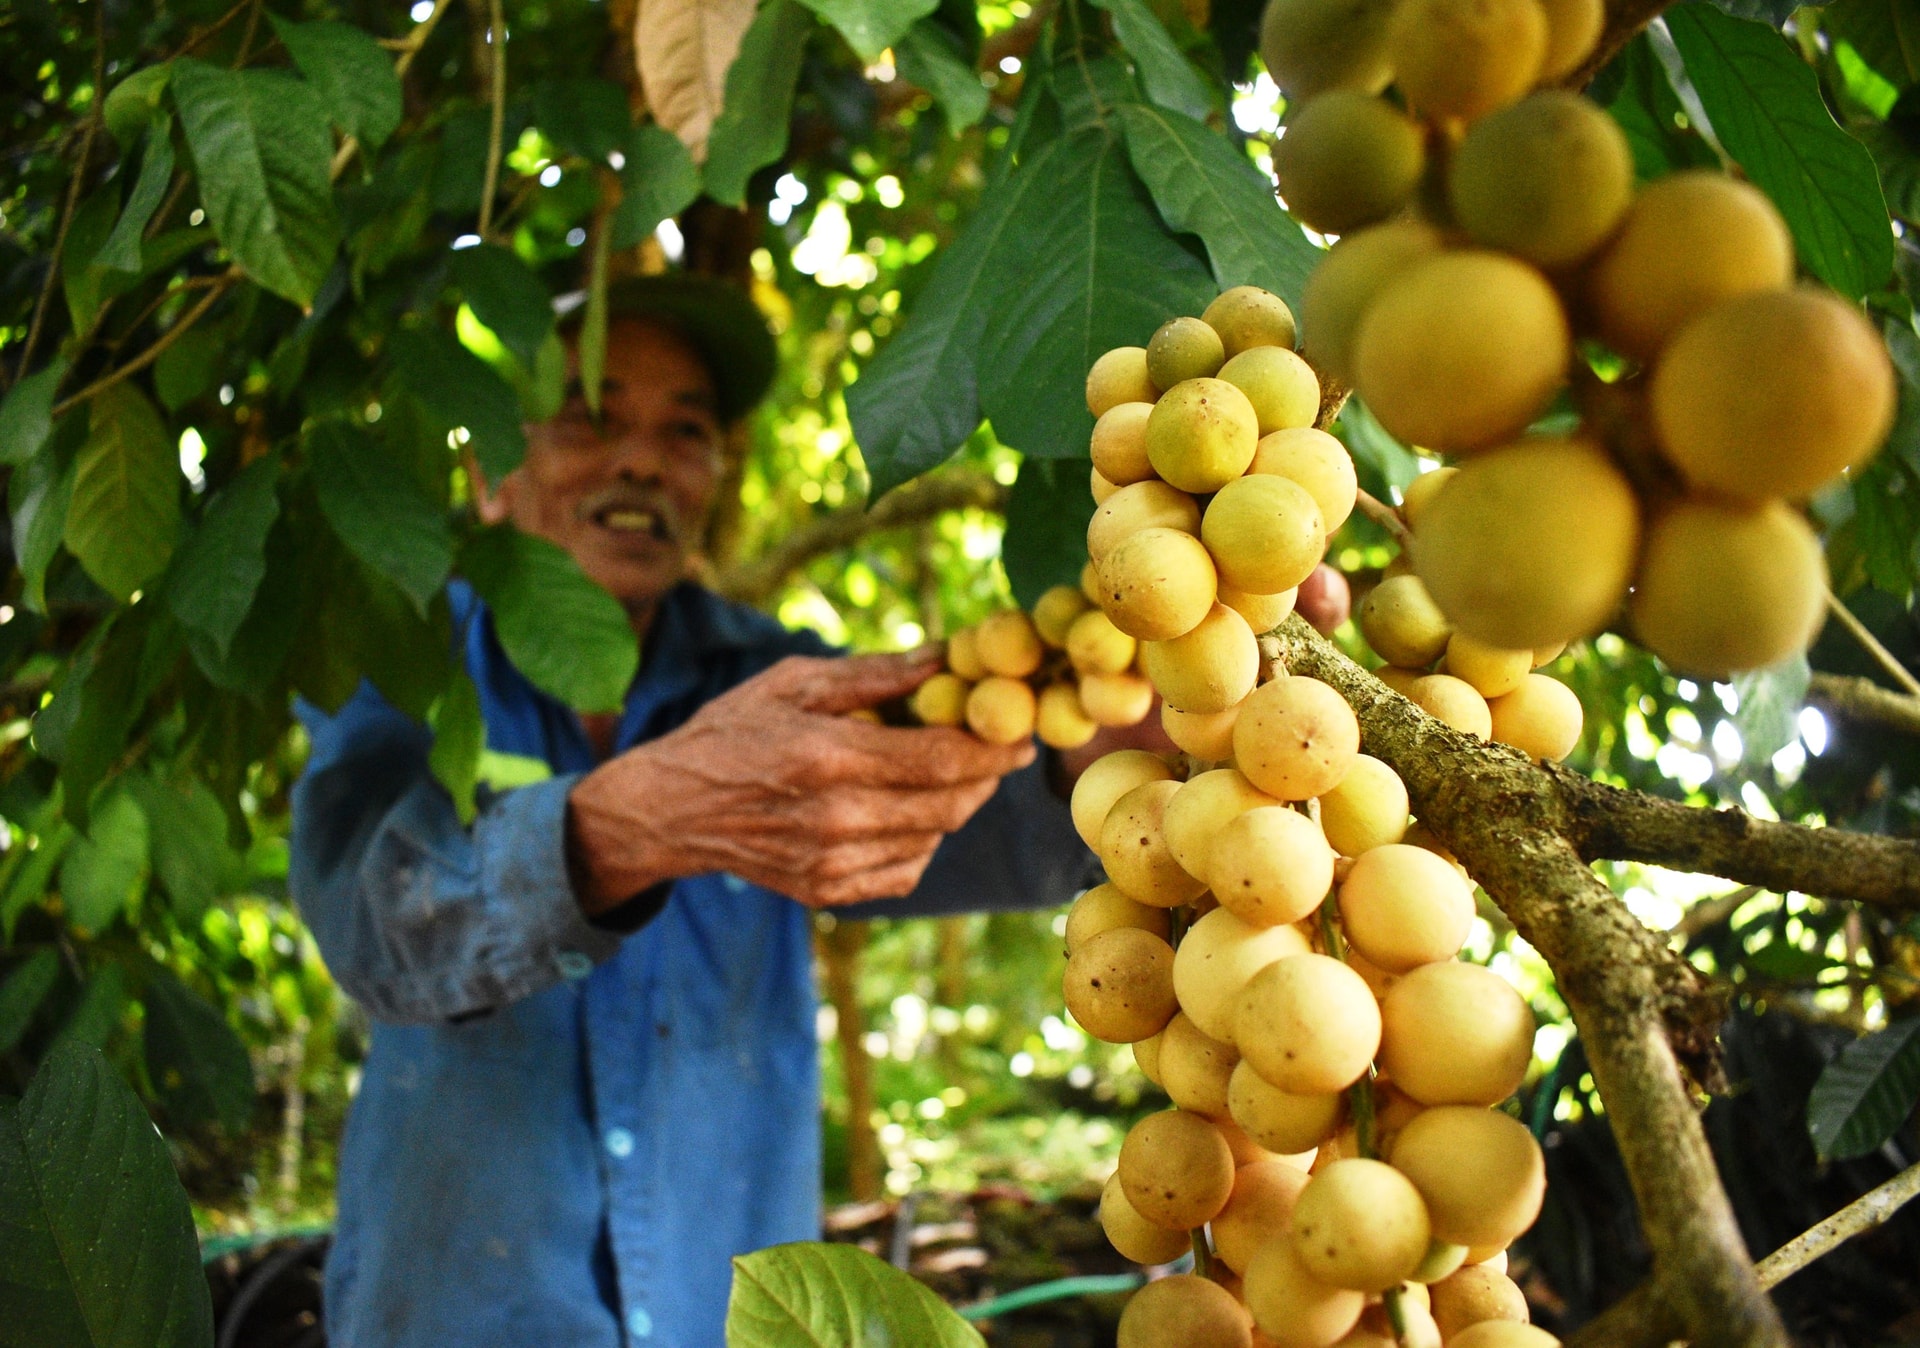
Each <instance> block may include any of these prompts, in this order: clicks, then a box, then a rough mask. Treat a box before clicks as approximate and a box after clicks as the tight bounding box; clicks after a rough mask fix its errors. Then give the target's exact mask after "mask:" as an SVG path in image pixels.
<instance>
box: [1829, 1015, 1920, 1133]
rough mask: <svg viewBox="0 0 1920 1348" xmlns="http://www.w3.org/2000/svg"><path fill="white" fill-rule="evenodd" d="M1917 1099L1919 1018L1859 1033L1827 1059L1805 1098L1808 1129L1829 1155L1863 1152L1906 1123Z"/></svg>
mask: <svg viewBox="0 0 1920 1348" xmlns="http://www.w3.org/2000/svg"><path fill="white" fill-rule="evenodd" d="M1916 1099H1920V1018H1914V1019H1908V1020H1903V1021H1900V1022H1898V1023H1897V1024H1893V1025H1889V1026H1888V1027H1887V1028H1886V1029H1884V1030H1879V1031H1876V1032H1875V1033H1873V1034H1870V1035H1868V1036H1866V1037H1865V1038H1864V1039H1859V1040H1856V1041H1854V1042H1853V1043H1851V1044H1848V1045H1847V1046H1846V1047H1845V1048H1843V1049H1841V1050H1840V1053H1839V1055H1838V1056H1837V1057H1835V1058H1834V1060H1833V1061H1832V1062H1830V1063H1828V1064H1827V1067H1826V1070H1825V1071H1823V1072H1822V1073H1821V1074H1820V1079H1819V1080H1818V1081H1817V1082H1815V1083H1814V1087H1813V1094H1812V1096H1810V1097H1809V1098H1808V1100H1807V1131H1808V1132H1809V1133H1810V1134H1811V1135H1812V1137H1813V1145H1814V1149H1815V1150H1816V1151H1818V1152H1819V1153H1820V1155H1821V1156H1822V1157H1823V1158H1825V1159H1829V1160H1845V1159H1847V1158H1849V1157H1853V1156H1864V1155H1866V1154H1867V1153H1868V1152H1870V1151H1873V1150H1874V1149H1875V1148H1877V1147H1878V1146H1880V1144H1881V1143H1883V1142H1885V1141H1886V1140H1887V1138H1889V1137H1890V1136H1892V1134H1893V1131H1894V1129H1896V1128H1898V1127H1899V1126H1900V1125H1901V1124H1903V1123H1905V1122H1906V1120H1907V1116H1908V1115H1909V1114H1911V1113H1912V1112H1913V1106H1914V1101H1915V1100H1916Z"/></svg>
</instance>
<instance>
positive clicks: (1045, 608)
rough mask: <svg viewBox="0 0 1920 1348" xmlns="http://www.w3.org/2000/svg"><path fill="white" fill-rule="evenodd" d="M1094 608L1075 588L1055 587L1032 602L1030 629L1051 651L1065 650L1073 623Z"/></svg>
mask: <svg viewBox="0 0 1920 1348" xmlns="http://www.w3.org/2000/svg"><path fill="white" fill-rule="evenodd" d="M1092 607H1093V604H1092V602H1091V601H1089V600H1088V598H1087V597H1086V596H1085V595H1084V594H1081V593H1080V587H1079V586H1077V585H1055V586H1053V587H1051V588H1050V589H1048V590H1046V591H1045V592H1044V593H1043V594H1041V596H1040V597H1039V598H1038V599H1036V600H1034V603H1033V628H1034V631H1036V632H1038V633H1039V634H1040V640H1042V641H1044V642H1045V643H1046V644H1047V645H1048V646H1051V647H1052V648H1053V649H1054V650H1064V649H1065V648H1066V644H1067V633H1068V632H1070V631H1072V630H1073V624H1074V620H1075V619H1077V618H1079V617H1080V616H1081V615H1082V614H1084V613H1086V612H1087V611H1088V610H1089V609H1091V608H1092Z"/></svg>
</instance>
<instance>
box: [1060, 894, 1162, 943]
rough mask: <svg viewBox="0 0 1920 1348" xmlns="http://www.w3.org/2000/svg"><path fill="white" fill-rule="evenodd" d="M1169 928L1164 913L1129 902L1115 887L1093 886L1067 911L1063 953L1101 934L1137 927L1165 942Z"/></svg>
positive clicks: (1159, 909)
mask: <svg viewBox="0 0 1920 1348" xmlns="http://www.w3.org/2000/svg"><path fill="white" fill-rule="evenodd" d="M1171 925H1172V924H1171V921H1170V919H1169V918H1168V916H1167V910H1166V909H1164V908H1154V907H1152V906H1150V905H1148V904H1144V903H1140V902H1138V901H1137V900H1134V899H1130V898H1128V897H1127V896H1126V894H1125V893H1124V892H1123V891H1122V890H1121V889H1120V888H1119V887H1118V886H1116V885H1112V884H1104V885H1095V886H1094V887H1093V888H1092V889H1089V890H1088V891H1087V892H1086V893H1084V894H1082V895H1081V896H1080V897H1079V898H1077V899H1075V900H1074V901H1073V907H1071V908H1069V909H1067V933H1066V941H1067V953H1068V954H1069V955H1071V954H1072V953H1073V952H1074V951H1076V950H1078V949H1079V948H1080V947H1081V946H1083V945H1085V944H1086V943H1087V942H1088V941H1090V940H1092V939H1093V938H1094V937H1096V936H1098V935H1099V934H1100V933H1101V932H1103V931H1112V930H1113V929H1114V928H1115V927H1138V928H1139V929H1140V930H1141V931H1144V932H1151V933H1152V934H1153V935H1155V936H1158V937H1159V938H1160V939H1161V940H1163V941H1168V940H1170V939H1171V937H1172V931H1171ZM1169 949H1171V947H1169Z"/></svg>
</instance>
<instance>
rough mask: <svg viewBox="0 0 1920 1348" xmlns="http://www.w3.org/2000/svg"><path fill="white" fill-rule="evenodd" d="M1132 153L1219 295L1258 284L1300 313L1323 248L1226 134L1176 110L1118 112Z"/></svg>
mask: <svg viewBox="0 0 1920 1348" xmlns="http://www.w3.org/2000/svg"><path fill="white" fill-rule="evenodd" d="M1120 124H1121V126H1122V127H1123V128H1124V129H1125V131H1126V136H1127V154H1128V157H1129V158H1130V159H1131V160H1132V163H1133V168H1134V172H1136V173H1138V174H1139V175H1140V177H1141V179H1142V181H1144V182H1145V183H1146V184H1147V190H1148V191H1150V192H1152V193H1153V203H1154V205H1155V206H1157V207H1158V208H1159V210H1160V215H1161V217H1162V218H1163V219H1164V220H1165V221H1166V222H1167V223H1168V224H1169V225H1172V226H1173V227H1174V228H1175V229H1178V230H1184V231H1186V232H1187V233H1189V234H1198V235H1199V236H1200V241H1201V242H1202V243H1204V244H1206V246H1207V256H1208V258H1210V259H1211V260H1212V262H1213V279H1214V280H1215V281H1217V282H1218V283H1219V285H1220V288H1221V289H1222V290H1225V289H1227V288H1228V287H1230V286H1239V285H1255V286H1261V287H1264V288H1265V289H1267V290H1271V291H1272V292H1273V293H1274V294H1276V295H1278V296H1280V298H1281V299H1283V300H1285V301H1286V302H1287V303H1288V304H1290V305H1292V306H1294V307H1295V308H1296V309H1297V308H1298V307H1299V305H1300V293H1301V291H1302V290H1304V289H1305V288H1306V284H1307V277H1308V276H1309V275H1310V274H1311V273H1312V271H1313V269H1314V267H1315V266H1316V265H1318V263H1319V261H1320V256H1321V253H1320V250H1319V249H1318V248H1315V247H1314V246H1313V245H1312V244H1311V243H1309V242H1308V241H1307V236H1306V234H1305V233H1303V232H1302V231H1301V229H1300V226H1299V225H1297V224H1295V223H1294V220H1293V217H1292V216H1290V215H1288V214H1287V213H1286V212H1285V211H1283V210H1281V209H1280V203H1279V201H1278V200H1276V199H1275V197H1274V195H1273V184H1271V183H1269V182H1268V181H1267V180H1266V177H1265V176H1264V175H1263V174H1262V173H1261V172H1260V170H1258V169H1256V168H1255V167H1254V166H1253V164H1252V163H1251V162H1250V161H1249V160H1248V159H1247V157H1246V156H1245V155H1244V154H1242V153H1240V151H1239V150H1237V149H1235V148H1234V146H1233V144H1232V143H1231V142H1229V141H1228V140H1227V139H1226V138H1224V137H1222V136H1217V135H1215V134H1214V133H1213V132H1211V131H1209V130H1207V129H1206V128H1205V127H1204V126H1201V125H1200V124H1199V123H1198V122H1196V121H1193V120H1192V119H1191V118H1187V117H1182V116H1181V115H1180V114H1179V113H1177V112H1166V111H1163V110H1161V109H1159V108H1154V107H1148V106H1147V105H1146V104H1144V103H1130V104H1126V105H1124V106H1122V107H1121V108H1120Z"/></svg>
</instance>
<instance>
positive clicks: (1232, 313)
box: [1200, 286, 1294, 360]
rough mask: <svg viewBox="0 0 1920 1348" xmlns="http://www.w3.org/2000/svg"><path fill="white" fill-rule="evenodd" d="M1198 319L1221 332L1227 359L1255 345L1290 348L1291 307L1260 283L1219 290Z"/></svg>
mask: <svg viewBox="0 0 1920 1348" xmlns="http://www.w3.org/2000/svg"><path fill="white" fill-rule="evenodd" d="M1200 321H1201V322H1203V323H1205V324H1206V325H1207V326H1208V327H1210V328H1212V329H1213V330H1214V331H1215V332H1217V333H1219V334H1220V343H1221V346H1222V347H1223V348H1224V349H1225V351H1226V353H1227V359H1228V360H1232V359H1233V358H1234V357H1235V356H1237V355H1239V354H1240V353H1241V352H1242V351H1249V350H1252V349H1253V348H1254V347H1256V346H1283V347H1285V348H1286V349H1287V350H1289V351H1291V350H1293V341H1294V324H1293V310H1291V309H1289V308H1288V307H1287V302H1286V301H1285V300H1283V299H1281V298H1280V297H1279V296H1278V295H1276V294H1274V293H1273V292H1272V291H1271V290H1262V289H1261V288H1260V287H1259V286H1234V287H1233V288H1232V289H1230V290H1223V291H1221V292H1220V293H1219V294H1218V295H1217V296H1215V297H1214V300H1213V303H1211V304H1209V305H1208V306H1207V308H1206V312H1204V313H1202V314H1201V315H1200Z"/></svg>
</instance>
